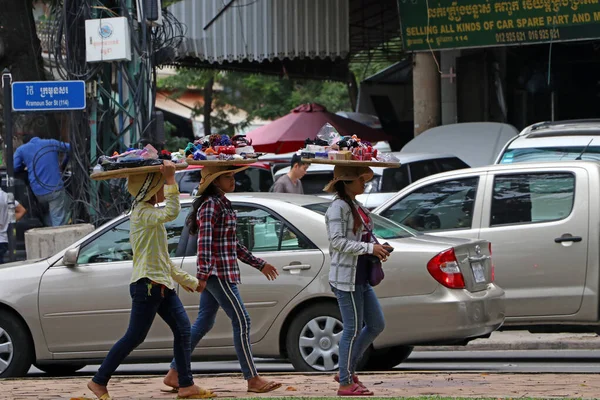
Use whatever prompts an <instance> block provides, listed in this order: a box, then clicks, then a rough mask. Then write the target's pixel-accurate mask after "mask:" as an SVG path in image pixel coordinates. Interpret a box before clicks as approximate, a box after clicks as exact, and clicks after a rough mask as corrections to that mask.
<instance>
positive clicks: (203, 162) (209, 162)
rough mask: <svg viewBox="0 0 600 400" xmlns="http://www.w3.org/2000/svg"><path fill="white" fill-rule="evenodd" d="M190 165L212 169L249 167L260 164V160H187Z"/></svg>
mask: <svg viewBox="0 0 600 400" xmlns="http://www.w3.org/2000/svg"><path fill="white" fill-rule="evenodd" d="M185 162H186V163H188V164H189V165H206V166H212V167H219V166H224V167H225V166H232V165H248V164H254V163H256V162H259V160H258V159H254V158H250V159H246V160H189V159H186V160H185Z"/></svg>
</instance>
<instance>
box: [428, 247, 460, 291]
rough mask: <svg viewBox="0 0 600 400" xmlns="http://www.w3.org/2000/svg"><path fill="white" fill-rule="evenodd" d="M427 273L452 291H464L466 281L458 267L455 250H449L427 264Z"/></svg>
mask: <svg viewBox="0 0 600 400" xmlns="http://www.w3.org/2000/svg"><path fill="white" fill-rule="evenodd" d="M427 271H429V273H430V274H431V276H433V278H434V279H435V280H436V281H438V282H439V283H441V284H442V285H444V286H446V287H447V288H450V289H464V287H465V279H464V277H463V274H462V272H460V268H459V266H458V260H457V259H456V254H455V253H454V249H448V250H446V251H443V252H441V253H440V254H438V255H436V256H435V257H433V258H432V259H431V260H430V261H429V262H428V263H427Z"/></svg>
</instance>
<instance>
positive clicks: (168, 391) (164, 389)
mask: <svg viewBox="0 0 600 400" xmlns="http://www.w3.org/2000/svg"><path fill="white" fill-rule="evenodd" d="M160 391H161V392H163V393H178V392H179V389H178V388H168V389H167V388H162V389H160Z"/></svg>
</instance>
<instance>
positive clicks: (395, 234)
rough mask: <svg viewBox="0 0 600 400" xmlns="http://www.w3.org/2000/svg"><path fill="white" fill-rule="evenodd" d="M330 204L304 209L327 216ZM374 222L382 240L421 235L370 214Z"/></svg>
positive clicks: (310, 206)
mask: <svg viewBox="0 0 600 400" xmlns="http://www.w3.org/2000/svg"><path fill="white" fill-rule="evenodd" d="M329 204H330V203H315V204H309V205H307V206H304V208H306V209H309V210H311V211H314V212H316V213H318V214H321V215H325V213H327V209H328V208H329ZM370 217H371V219H372V220H373V227H374V228H373V233H374V234H375V236H377V237H379V238H382V239H403V238H407V237H413V236H417V235H419V234H420V233H419V232H417V231H415V230H413V229H411V228H409V227H407V226H405V225H400V224H398V223H396V222H394V221H391V220H389V219H387V218H384V217H382V216H381V215H377V214H370Z"/></svg>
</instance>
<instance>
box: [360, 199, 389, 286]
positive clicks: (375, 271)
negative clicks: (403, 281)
mask: <svg viewBox="0 0 600 400" xmlns="http://www.w3.org/2000/svg"><path fill="white" fill-rule="evenodd" d="M363 211H364V210H363ZM359 214H360V213H359ZM360 220H361V221H362V223H363V226H364V227H365V229H366V230H367V232H368V233H369V235H370V236H371V238H372V239H373V240H374V241H375V243H377V244H379V242H378V241H377V238H376V237H375V235H373V232H371V229H369V227H368V226H367V224H366V222H365V220H364V219H363V217H362V215H361V217H360ZM358 259H359V262H363V263H364V264H365V266H366V267H367V271H368V273H367V280H368V282H369V285H371V286H377V285H379V284H380V283H381V281H382V280H383V278H385V273H384V272H383V266H382V265H381V260H380V259H379V258H377V257H375V256H374V255H372V254H365V255H362V256H360V257H358Z"/></svg>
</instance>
